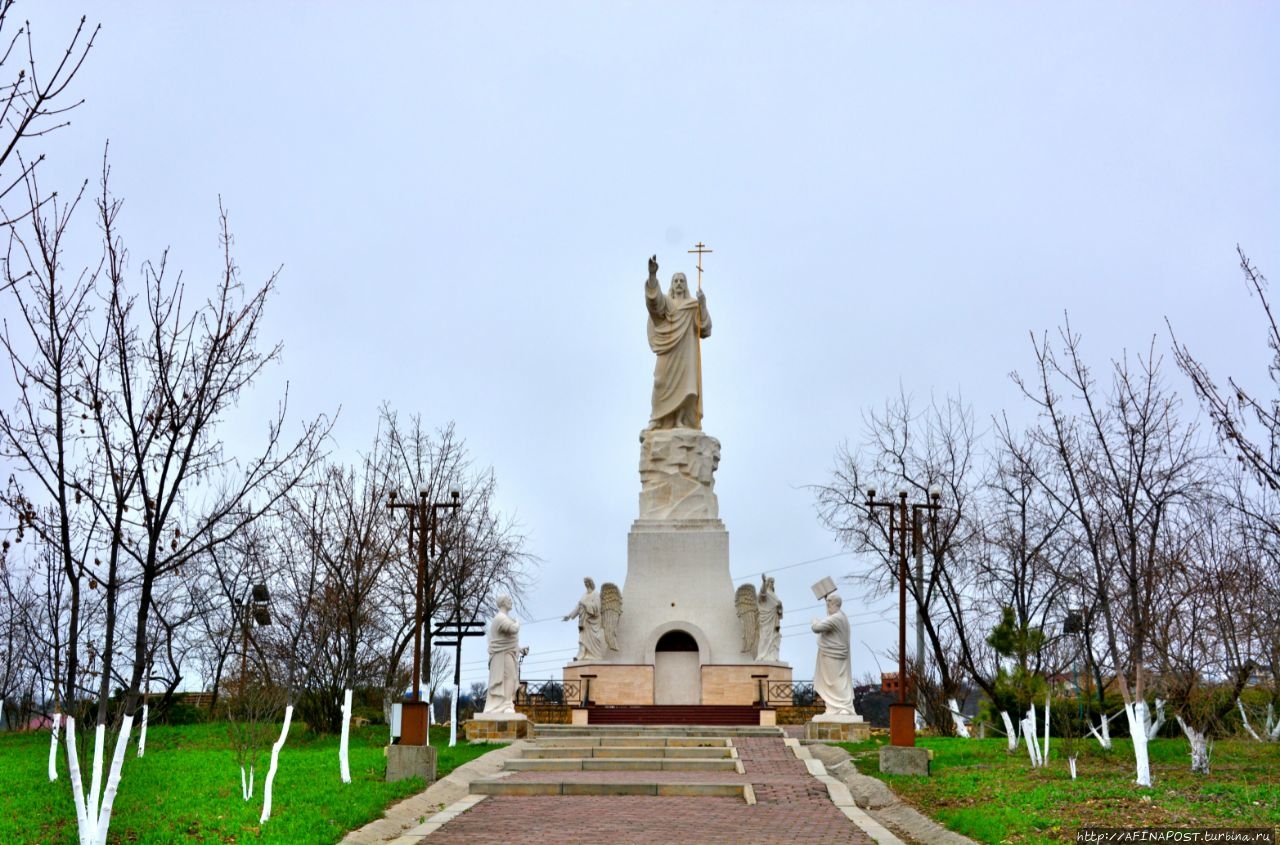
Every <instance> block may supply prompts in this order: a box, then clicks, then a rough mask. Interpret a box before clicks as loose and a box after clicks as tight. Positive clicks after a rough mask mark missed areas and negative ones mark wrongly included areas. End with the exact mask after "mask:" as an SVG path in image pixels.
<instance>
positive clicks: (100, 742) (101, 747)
mask: <svg viewBox="0 0 1280 845" xmlns="http://www.w3.org/2000/svg"><path fill="white" fill-rule="evenodd" d="M106 742H107V726H106V725H98V727H97V730H96V731H95V732H94V735H93V779H92V780H91V781H90V782H89V797H88V798H87V799H86V800H85V804H84V808H85V811H86V812H87V813H89V815H91V816H93V819H92V820H91V822H90V823H91V824H92V823H96V822H97V820H98V819H97V813H98V804H99V801H100V799H101V796H102V763H103V758H104V757H106V753H107V752H106ZM90 841H92V840H90Z"/></svg>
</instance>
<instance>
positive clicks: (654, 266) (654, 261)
mask: <svg viewBox="0 0 1280 845" xmlns="http://www.w3.org/2000/svg"><path fill="white" fill-rule="evenodd" d="M657 275H658V256H656V255H651V256H649V277H650V278H656V277H657Z"/></svg>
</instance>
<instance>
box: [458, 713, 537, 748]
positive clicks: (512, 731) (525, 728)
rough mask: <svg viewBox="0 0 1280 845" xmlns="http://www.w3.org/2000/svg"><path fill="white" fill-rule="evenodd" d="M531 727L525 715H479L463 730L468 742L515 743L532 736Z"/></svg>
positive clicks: (465, 724)
mask: <svg viewBox="0 0 1280 845" xmlns="http://www.w3.org/2000/svg"><path fill="white" fill-rule="evenodd" d="M529 725H530V723H529V717H528V716H526V715H524V714H523V713H477V714H476V715H475V716H474V717H472V719H471V720H470V721H468V722H466V723H464V724H463V726H462V728H463V730H464V731H465V733H466V737H467V741H468V742H476V741H484V742H515V741H516V740H517V739H524V738H525V737H527V736H529V735H530V733H531V731H530V728H529Z"/></svg>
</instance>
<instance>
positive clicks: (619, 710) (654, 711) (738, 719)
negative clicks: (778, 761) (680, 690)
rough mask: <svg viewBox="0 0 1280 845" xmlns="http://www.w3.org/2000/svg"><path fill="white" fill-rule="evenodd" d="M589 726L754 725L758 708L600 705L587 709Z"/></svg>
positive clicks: (757, 721)
mask: <svg viewBox="0 0 1280 845" xmlns="http://www.w3.org/2000/svg"><path fill="white" fill-rule="evenodd" d="M587 722H588V723H589V724H592V725H607V724H621V725H755V726H759V724H760V709H759V708H757V707H755V706H753V705H749V704H748V705H708V704H648V705H628V704H615V705H609V704H601V705H596V706H594V707H590V708H588V711H587Z"/></svg>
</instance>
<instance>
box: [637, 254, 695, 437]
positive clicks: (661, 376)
mask: <svg viewBox="0 0 1280 845" xmlns="http://www.w3.org/2000/svg"><path fill="white" fill-rule="evenodd" d="M644 301H645V305H646V306H647V307H648V309H649V327H648V334H649V348H650V349H652V350H653V351H654V354H656V355H657V358H658V360H657V362H656V363H655V364H654V367H653V410H652V413H651V414H650V417H649V428H651V429H652V428H695V429H700V428H702V409H701V402H700V393H701V390H702V384H701V381H702V379H701V373H700V372H699V368H700V366H701V362H700V360H699V354H700V351H699V349H698V342H699V340H700V338H704V337H710V336H711V315H710V314H709V313H707V297H706V296H705V295H704V294H703V293H702V291H701V290H699V291H698V292H697V295H696V297H693V296H690V295H689V283H688V281H687V280H686V279H685V277H684V273H676V274H675V275H674V276H672V277H671V287H670V289H669V290H668V291H667V292H666V293H663V292H662V288H661V287H659V285H658V257H657V256H656V255H655V256H652V257H651V258H650V259H649V278H648V280H646V281H645V283H644Z"/></svg>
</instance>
